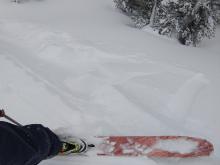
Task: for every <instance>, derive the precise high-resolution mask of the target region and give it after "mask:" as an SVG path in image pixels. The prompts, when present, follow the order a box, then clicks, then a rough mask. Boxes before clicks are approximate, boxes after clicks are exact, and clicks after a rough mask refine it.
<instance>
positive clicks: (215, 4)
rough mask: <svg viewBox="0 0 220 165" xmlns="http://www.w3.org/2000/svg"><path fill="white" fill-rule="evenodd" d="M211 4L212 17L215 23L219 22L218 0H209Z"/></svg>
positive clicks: (219, 9) (219, 7)
mask: <svg viewBox="0 0 220 165" xmlns="http://www.w3.org/2000/svg"><path fill="white" fill-rule="evenodd" d="M211 6H212V8H213V11H214V13H215V14H214V17H215V20H216V22H217V23H219V24H220V0H211Z"/></svg>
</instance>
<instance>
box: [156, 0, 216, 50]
mask: <svg viewBox="0 0 220 165" xmlns="http://www.w3.org/2000/svg"><path fill="white" fill-rule="evenodd" d="M213 18H214V17H213V12H212V9H211V5H210V1H208V0H198V1H195V0H161V2H160V4H159V5H158V8H157V14H156V21H155V22H156V24H155V28H156V29H158V31H159V34H162V35H168V36H171V35H175V36H176V37H177V38H178V40H179V41H180V42H181V43H182V44H184V45H194V46H196V45H197V44H198V43H200V41H201V40H202V39H203V38H204V37H207V38H211V37H213V36H214V33H215V21H214V19H213Z"/></svg>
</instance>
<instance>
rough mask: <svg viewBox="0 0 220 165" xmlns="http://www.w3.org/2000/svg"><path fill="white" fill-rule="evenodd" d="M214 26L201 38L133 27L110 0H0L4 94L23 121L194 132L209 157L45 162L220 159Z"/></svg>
mask: <svg viewBox="0 0 220 165" xmlns="http://www.w3.org/2000/svg"><path fill="white" fill-rule="evenodd" d="M219 41H220V30H219V29H217V34H216V38H215V39H213V40H212V41H204V42H203V43H202V45H201V47H199V48H192V47H184V46H181V45H179V44H178V43H177V42H176V41H174V40H171V39H167V38H164V37H160V36H156V35H154V34H153V33H149V31H146V30H138V29H135V28H133V26H132V23H131V21H130V20H129V19H128V18H127V17H125V16H124V15H122V14H121V13H119V12H118V11H117V10H115V8H114V4H113V2H112V1H111V0H105V1H103V0H93V1H90V0H80V1H74V0H45V1H34V0H32V1H29V2H28V3H23V4H15V3H11V2H10V1H8V0H2V1H0V75H1V78H0V100H1V102H0V103H1V106H2V107H3V108H6V109H8V111H7V113H8V114H9V115H11V116H13V117H16V119H17V120H18V121H20V122H22V123H24V124H28V123H43V124H44V125H46V126H48V127H50V128H52V129H58V128H61V127H63V128H65V129H66V130H68V131H71V132H72V133H73V134H74V135H77V136H94V135H167V134H169V135H190V136H198V137H204V138H207V139H209V140H210V141H212V142H213V143H214V144H215V146H216V147H215V153H214V154H213V156H212V157H209V158H201V159H195V160H178V161H171V162H170V161H161V160H149V159H147V158H99V159H97V158H94V157H83V158H82V157H68V158H63V157H57V158H55V159H51V160H48V161H44V162H42V163H41V164H42V165H50V164H55V165H56V164H57V165H58V164H66V165H70V164H79V165H81V164H82V165H84V164H107V165H112V164H126V165H127V164H132V165H133V164H135V165H139V164H140V165H142V164H146V163H148V164H152V165H153V164H178V165H182V164H190V165H194V164H195V165H197V164H200V165H201V164H202V165H203V164H204V165H206V164H210V165H214V164H217V163H219V162H220V160H219V157H220V150H219V147H220V143H219V138H220V132H219V125H220V120H219V114H220V113H219V107H220V102H219V98H220V88H219V84H220V75H219V71H220V48H219Z"/></svg>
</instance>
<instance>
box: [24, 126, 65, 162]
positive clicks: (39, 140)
mask: <svg viewBox="0 0 220 165" xmlns="http://www.w3.org/2000/svg"><path fill="white" fill-rule="evenodd" d="M24 128H26V129H27V130H28V131H29V132H30V133H31V136H32V142H33V143H34V144H35V146H36V148H37V150H38V152H39V153H40V155H41V159H47V158H49V157H53V156H56V155H57V154H58V153H59V152H60V150H61V147H62V143H61V141H60V140H59V138H58V137H57V135H56V134H54V133H53V132H52V131H51V130H50V129H49V128H46V127H44V126H42V125H40V124H31V125H27V126H25V127H24Z"/></svg>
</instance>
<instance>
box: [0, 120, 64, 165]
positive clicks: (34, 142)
mask: <svg viewBox="0 0 220 165" xmlns="http://www.w3.org/2000/svg"><path fill="white" fill-rule="evenodd" d="M60 148H61V142H60V140H59V139H58V137H57V136H56V135H55V134H54V133H53V132H52V131H51V130H50V129H48V128H46V127H44V126H42V125H40V124H31V125H26V126H23V127H19V126H16V125H13V124H10V123H7V122H3V121H0V165H36V164H38V163H39V162H41V161H42V160H44V159H47V158H50V157H53V156H56V155H57V154H58V153H59V151H60Z"/></svg>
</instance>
